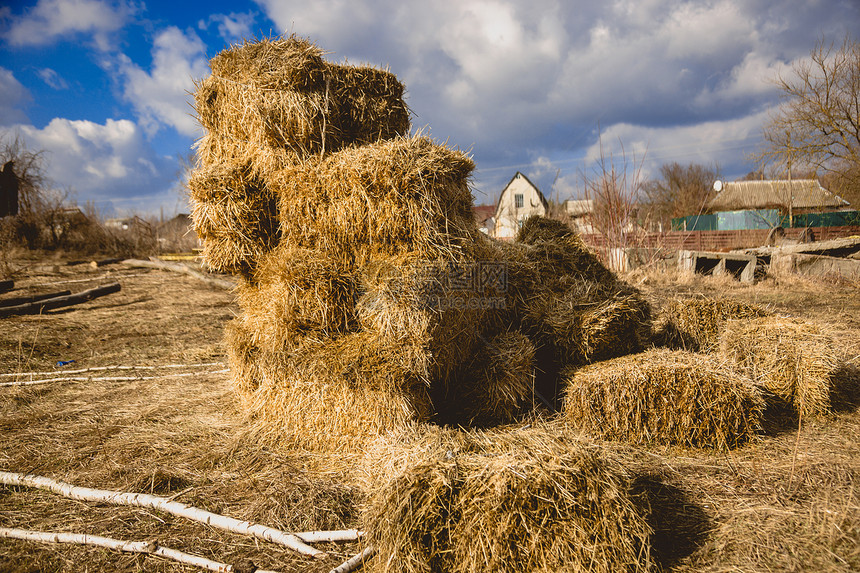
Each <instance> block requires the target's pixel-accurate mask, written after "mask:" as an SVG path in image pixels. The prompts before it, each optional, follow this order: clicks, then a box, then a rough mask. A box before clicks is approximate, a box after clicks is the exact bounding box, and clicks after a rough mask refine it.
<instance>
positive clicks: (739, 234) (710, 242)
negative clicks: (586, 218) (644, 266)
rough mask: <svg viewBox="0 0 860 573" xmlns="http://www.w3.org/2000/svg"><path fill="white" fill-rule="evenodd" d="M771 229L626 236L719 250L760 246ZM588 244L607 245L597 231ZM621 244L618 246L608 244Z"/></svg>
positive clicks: (838, 231)
mask: <svg viewBox="0 0 860 573" xmlns="http://www.w3.org/2000/svg"><path fill="white" fill-rule="evenodd" d="M805 230H806V229H802V228H788V229H785V238H786V239H794V240H796V239H798V238H799V237H800V234H801V233H802V232H804V231H805ZM811 231H812V233H813V234H814V238H815V240H816V241H827V240H830V239H841V238H844V237H851V236H860V226H856V225H850V226H844V227H813V228H811ZM769 233H770V229H749V230H741V231H670V232H666V233H640V234H631V236H629V237H628V244H627V245H625V246H628V247H639V248H648V249H665V250H667V251H719V252H726V251H731V250H733V249H749V248H753V247H760V246H762V245H764V244H765V243H766V242H767V237H768V234H769ZM582 238H583V240H584V241H585V242H586V243H587V244H588V245H590V246H592V247H596V248H601V247H606V246H610V245H606V239H605V237H604V236H603V235H600V234H587V235H583V236H582ZM611 246H620V245H611Z"/></svg>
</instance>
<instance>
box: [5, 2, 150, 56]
mask: <svg viewBox="0 0 860 573" xmlns="http://www.w3.org/2000/svg"><path fill="white" fill-rule="evenodd" d="M133 12H134V8H133V6H132V5H130V4H126V3H125V2H123V1H119V2H106V1H103V0H39V1H38V2H37V3H36V5H35V6H34V7H32V8H31V9H29V10H27V11H26V12H24V14H21V15H16V16H11V17H10V26H9V28H8V30H7V31H6V33H5V34H4V38H5V39H6V41H7V42H9V44H10V45H12V46H45V45H49V44H52V43H54V42H55V41H57V39H59V38H66V37H70V36H74V35H78V34H85V35H91V36H92V38H93V41H94V42H95V45H96V46H97V47H98V48H99V49H100V50H102V51H106V50H108V49H109V48H110V41H109V37H110V35H111V34H112V33H113V32H116V31H117V30H119V29H120V28H122V27H123V25H125V23H126V21H127V20H128V19H129V17H130V16H131V14H132V13H133Z"/></svg>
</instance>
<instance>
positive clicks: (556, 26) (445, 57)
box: [0, 0, 860, 215]
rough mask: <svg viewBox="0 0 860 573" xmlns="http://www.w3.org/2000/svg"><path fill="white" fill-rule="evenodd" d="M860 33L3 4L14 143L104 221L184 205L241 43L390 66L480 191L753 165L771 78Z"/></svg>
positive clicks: (654, 13)
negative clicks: (624, 169)
mask: <svg viewBox="0 0 860 573" xmlns="http://www.w3.org/2000/svg"><path fill="white" fill-rule="evenodd" d="M857 30H860V2H857V1H856V0H829V1H824V0H817V1H816V0H709V1H681V0H614V1H606V2H587V1H582V0H573V1H564V0H450V1H449V0H444V1H433V2H409V1H404V0H353V1H347V0H330V1H310V2H309V1H307V0H304V1H302V2H298V1H288V0H256V1H251V0H235V1H231V2H226V1H222V0H212V1H210V2H206V3H202V2H201V3H193V2H177V1H174V2H165V1H161V0H159V1H149V2H136V1H128V0H36V1H27V2H22V1H17V0H12V2H11V4H9V3H5V4H3V5H0V137H11V136H14V135H15V134H19V135H20V136H21V137H23V139H24V140H25V141H26V142H27V144H28V145H29V146H30V147H31V148H33V149H43V150H45V151H46V152H47V158H48V161H47V165H46V166H47V172H48V175H49V177H50V178H51V179H52V180H53V181H54V182H55V184H56V186H57V187H59V188H62V189H66V190H70V191H71V192H72V197H73V198H74V199H75V200H77V202H78V203H84V202H86V201H93V202H94V203H95V204H96V205H97V206H98V207H99V208H100V209H101V210H102V211H103V212H104V213H105V214H108V215H112V214H124V213H130V212H138V213H159V212H161V211H163V212H164V213H165V214H168V215H170V214H173V213H174V212H178V211H187V210H188V207H187V205H186V204H185V200H184V193H183V191H182V188H181V183H180V173H181V168H180V161H179V157H180V156H188V155H189V154H190V151H191V145H192V144H193V142H194V141H195V140H196V139H197V138H198V137H200V135H201V132H200V129H199V127H198V125H197V123H196V121H195V120H194V118H193V112H192V109H191V107H190V103H189V102H190V96H189V92H191V91H193V89H194V88H193V80H194V79H200V78H202V77H205V76H206V75H207V74H208V73H209V68H208V65H207V60H208V59H209V58H211V57H212V56H214V55H215V54H217V53H218V52H219V51H220V50H222V49H224V48H226V47H227V46H229V45H230V44H231V43H236V42H240V41H241V40H242V39H243V38H253V37H261V36H264V35H265V36H269V35H277V34H280V33H295V34H297V35H299V36H303V37H308V38H310V39H311V40H313V41H314V42H316V43H317V44H318V45H319V46H320V47H322V48H323V49H324V50H326V51H327V52H329V54H328V58H329V59H330V60H331V61H335V62H343V61H344V60H348V61H349V62H353V63H369V64H373V65H377V66H381V67H385V66H387V67H388V68H389V69H390V70H391V71H392V72H393V73H395V74H396V75H397V76H398V78H399V79H400V80H401V81H403V82H404V84H405V85H406V89H407V103H408V104H409V106H410V108H411V109H412V111H413V112H414V114H415V116H414V117H413V121H412V123H413V128H415V129H418V128H423V129H424V130H425V131H427V132H429V134H430V135H431V136H432V137H433V138H435V139H436V140H438V141H440V142H447V144H448V145H451V146H453V147H459V148H460V149H463V150H466V151H468V152H469V153H470V154H471V155H472V156H473V158H474V160H475V162H476V164H477V170H476V172H475V175H474V177H473V181H472V184H473V188H474V194H475V198H476V202H479V203H486V202H492V200H493V199H494V198H495V197H496V196H497V195H498V193H499V191H500V190H501V189H502V187H503V186H504V185H505V184H506V183H507V181H508V180H509V179H510V178H511V177H512V176H513V174H514V173H515V172H516V171H517V170H519V171H522V172H523V173H525V174H526V175H528V176H529V177H530V178H531V179H532V181H534V182H535V183H537V184H538V186H539V187H540V188H541V189H542V190H543V191H544V192H545V193H546V194H548V195H553V196H554V197H556V198H558V199H565V198H567V197H569V196H576V195H577V193H578V189H579V188H580V187H581V177H580V174H581V173H582V172H588V171H589V170H590V169H591V166H592V165H593V162H594V160H595V159H596V158H597V157H598V155H599V139H598V135H601V139H602V142H603V146H604V151H605V153H607V154H610V153H611V154H613V155H614V156H615V157H618V156H619V154H620V145H621V144H623V148H624V154H625V155H626V157H627V158H628V160H629V161H631V162H632V161H633V159H634V158H635V161H636V165H637V166H638V165H639V164H640V163H641V167H642V172H643V174H644V175H645V176H648V175H650V174H656V173H657V170H658V169H659V166H660V165H661V164H662V163H665V162H670V161H678V162H680V163H689V162H696V163H704V164H708V165H711V164H718V165H719V166H720V168H721V170H722V172H723V175H724V176H725V178H726V179H733V178H735V177H740V176H742V175H743V174H745V173H746V172H748V171H750V170H751V169H752V165H751V164H750V163H749V162H748V159H747V155H748V154H749V153H751V152H754V151H756V150H757V149H758V147H759V145H760V133H761V127H762V124H763V122H764V121H765V120H766V118H767V116H768V113H770V112H772V111H773V110H774V108H775V106H776V105H778V103H779V92H778V90H776V88H775V87H774V85H773V83H772V82H771V81H770V80H772V79H773V78H774V77H776V76H777V74H779V73H782V74H787V73H789V72H790V69H791V66H792V65H793V64H794V63H796V62H798V61H801V60H802V59H804V58H806V57H807V56H808V54H809V52H810V50H811V49H812V48H813V47H814V45H815V43H816V41H819V40H821V39H824V40H825V41H833V42H836V43H841V40H842V39H843V38H844V36H845V35H846V33H849V32H855V33H856V31H857Z"/></svg>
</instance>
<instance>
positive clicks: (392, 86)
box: [194, 36, 409, 164]
mask: <svg viewBox="0 0 860 573" xmlns="http://www.w3.org/2000/svg"><path fill="white" fill-rule="evenodd" d="M322 55H323V54H322V51H321V50H320V49H319V48H318V47H316V46H315V45H313V44H312V43H311V42H309V41H307V40H304V39H301V38H297V37H295V36H293V37H289V38H278V39H274V40H269V39H263V40H260V41H255V42H245V43H243V44H242V45H240V46H233V47H231V48H230V49H228V50H224V51H222V52H220V53H219V54H218V55H216V56H215V57H214V58H212V59H211V60H210V62H209V65H210V68H211V69H212V74H211V75H210V76H209V77H207V78H205V79H203V80H201V81H200V82H199V83H198V84H197V86H196V88H197V89H196V91H195V94H194V96H195V110H196V112H197V118H198V120H199V122H200V124H201V125H202V126H203V127H204V128H206V129H207V130H208V131H209V132H210V133H215V134H217V136H218V139H219V140H220V142H221V147H219V146H217V145H213V143H214V142H211V141H210V142H207V145H205V146H203V147H201V151H202V152H203V153H202V154H201V159H202V160H203V161H204V162H205V163H208V164H212V163H217V162H221V161H223V160H224V158H223V156H220V155H218V154H217V153H218V151H219V150H221V151H223V152H227V153H229V155H233V156H237V155H238V156H244V157H245V158H246V159H247V158H250V157H251V155H253V154H254V153H255V152H256V150H258V149H259V150H264V149H266V148H276V149H288V150H291V151H294V152H296V153H299V154H301V155H302V156H308V155H313V154H318V153H323V152H330V151H336V150H338V149H341V148H342V147H344V146H348V145H353V144H364V143H369V142H373V141H377V140H379V139H389V138H392V137H395V136H397V135H403V134H405V133H406V132H407V131H408V130H409V110H408V108H407V107H406V104H405V103H404V102H403V92H404V88H403V84H401V83H400V82H399V81H397V79H396V78H395V77H394V75H393V74H391V73H389V72H387V71H384V70H378V69H375V68H372V67H365V66H348V65H338V64H331V63H328V62H326V61H324V60H323V58H322ZM229 142H232V144H233V145H232V146H230V143H229Z"/></svg>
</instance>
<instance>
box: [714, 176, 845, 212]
mask: <svg viewBox="0 0 860 573" xmlns="http://www.w3.org/2000/svg"><path fill="white" fill-rule="evenodd" d="M789 200H790V201H791V206H792V208H794V209H819V208H840V207H847V206H848V201H845V200H844V199H842V198H841V197H839V196H837V195H834V194H833V193H831V192H830V191H828V190H827V189H825V188H824V187H822V186H821V184H819V183H818V181H817V180H816V179H794V180H792V181H788V180H787V179H786V180H777V181H734V182H732V183H726V184H725V187H724V188H723V190H722V191H720V193H719V194H718V195H717V196H716V197H714V198H713V199H711V202H710V203H708V208H709V209H710V210H711V211H739V210H742V209H768V208H781V209H783V210H785V209H788V205H789Z"/></svg>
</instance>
